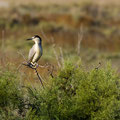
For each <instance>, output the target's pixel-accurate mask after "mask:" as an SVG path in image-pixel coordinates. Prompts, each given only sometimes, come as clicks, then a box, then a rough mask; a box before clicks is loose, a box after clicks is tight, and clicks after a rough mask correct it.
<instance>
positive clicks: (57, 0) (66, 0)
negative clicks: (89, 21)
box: [0, 0, 120, 6]
mask: <svg viewBox="0 0 120 120" xmlns="http://www.w3.org/2000/svg"><path fill="white" fill-rule="evenodd" d="M1 1H3V0H0V2H1ZM4 2H8V3H9V4H12V5H13V6H14V5H20V4H31V3H32V4H37V5H38V4H40V5H49V4H59V5H69V4H73V3H77V4H79V3H83V2H91V3H95V4H98V5H102V6H103V5H108V4H112V5H113V4H114V5H120V1H119V0H17V1H16V0H4Z"/></svg>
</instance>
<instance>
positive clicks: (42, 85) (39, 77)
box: [35, 68, 44, 88]
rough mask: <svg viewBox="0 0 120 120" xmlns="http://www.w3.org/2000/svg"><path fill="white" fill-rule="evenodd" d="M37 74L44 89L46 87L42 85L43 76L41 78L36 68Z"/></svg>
mask: <svg viewBox="0 0 120 120" xmlns="http://www.w3.org/2000/svg"><path fill="white" fill-rule="evenodd" d="M35 72H36V74H37V76H38V78H39V80H40V82H41V85H42V87H43V88H44V85H43V83H42V79H41V76H40V74H39V73H38V71H37V69H36V68H35Z"/></svg>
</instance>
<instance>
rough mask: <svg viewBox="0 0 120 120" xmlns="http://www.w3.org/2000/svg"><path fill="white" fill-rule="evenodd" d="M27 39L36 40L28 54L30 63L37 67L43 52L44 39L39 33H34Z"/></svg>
mask: <svg viewBox="0 0 120 120" xmlns="http://www.w3.org/2000/svg"><path fill="white" fill-rule="evenodd" d="M27 40H32V41H34V42H35V44H34V45H33V47H32V48H31V49H30V51H29V56H28V64H29V65H30V66H32V67H35V66H36V65H37V62H38V60H39V59H40V57H41V56H42V54H43V50H42V39H41V37H39V36H38V35H34V36H33V37H32V38H28V39H27Z"/></svg>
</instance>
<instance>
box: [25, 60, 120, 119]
mask: <svg viewBox="0 0 120 120" xmlns="http://www.w3.org/2000/svg"><path fill="white" fill-rule="evenodd" d="M51 82H52V83H51V84H50V85H49V86H46V88H45V90H41V89H40V90H38V89H37V90H32V89H29V90H28V95H29V102H30V104H29V111H28V112H27V116H26V118H27V119H32V120H33V119H34V120H45V119H46V120H119V119H120V92H119V88H120V79H119V77H118V75H117V74H116V73H115V72H114V71H113V70H112V68H111V67H110V66H109V65H108V66H107V67H106V68H104V69H98V70H96V69H93V70H91V71H89V72H87V71H85V70H83V69H82V68H81V66H80V65H77V66H75V65H73V64H71V63H69V62H67V64H66V65H65V67H64V69H62V70H60V71H59V73H58V75H57V76H56V77H55V78H52V79H51ZM48 84H49V83H48Z"/></svg>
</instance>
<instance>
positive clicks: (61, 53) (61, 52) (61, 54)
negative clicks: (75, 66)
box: [59, 47, 64, 67]
mask: <svg viewBox="0 0 120 120" xmlns="http://www.w3.org/2000/svg"><path fill="white" fill-rule="evenodd" d="M59 49H60V58H61V63H62V67H64V57H63V51H62V48H61V47H60V48H59Z"/></svg>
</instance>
